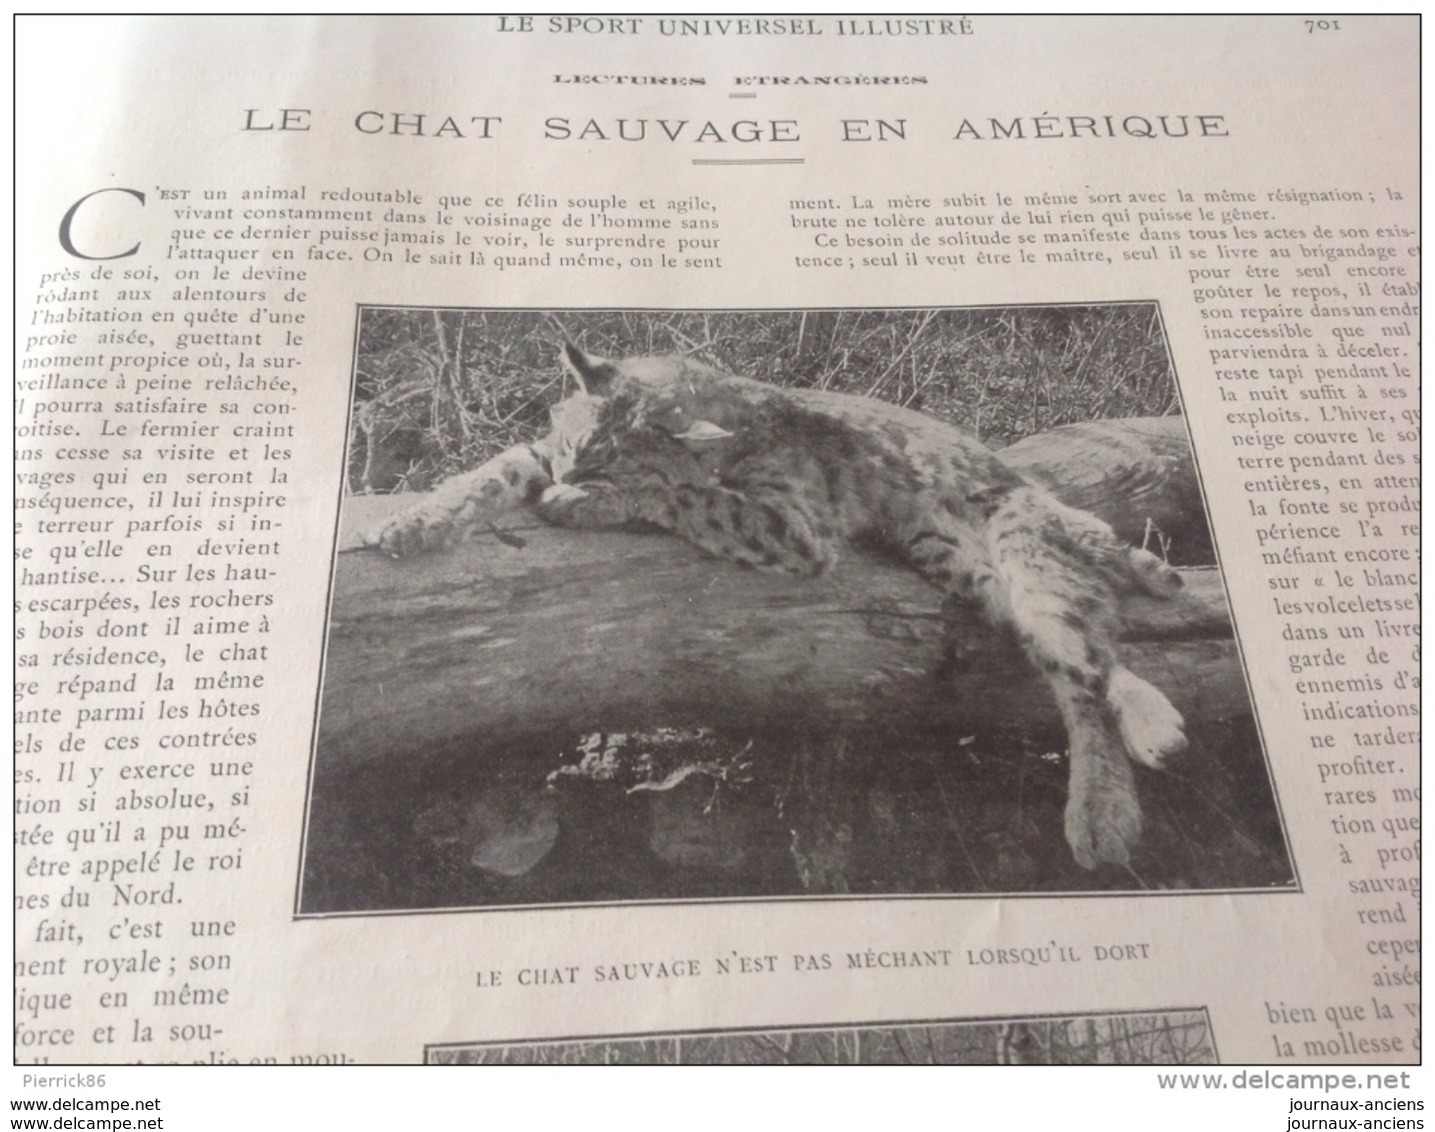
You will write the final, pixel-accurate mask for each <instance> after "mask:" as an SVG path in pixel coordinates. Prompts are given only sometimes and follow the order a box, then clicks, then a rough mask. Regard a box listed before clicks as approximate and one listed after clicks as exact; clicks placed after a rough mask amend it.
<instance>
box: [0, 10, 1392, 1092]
mask: <svg viewBox="0 0 1435 1132" xmlns="http://www.w3.org/2000/svg"><path fill="white" fill-rule="evenodd" d="M1417 28H1418V25H1417V24H1416V22H1415V21H1414V20H1413V19H1407V18H1396V17H1389V18H1378V17H1360V18H1352V17H1341V18H1340V19H1338V20H1337V19H1302V18H1297V17H1270V18H1249V19H1207V18H1160V19H1145V20H1129V19H1117V18H1106V19H1054V18H1052V19H1043V18H998V17H984V18H974V19H966V18H959V17H931V18H927V17H906V18H886V17H870V18H869V17H860V18H859V17H840V18H839V17H831V16H825V17H780V18H779V17H765V18H758V17H742V18H739V17H732V16H724V17H716V16H714V17H671V18H668V17H656V16H642V17H639V16H625V17H583V16H571V17H547V16H517V15H514V16H475V17H466V18H452V19H450V18H382V19H380V18H371V17H353V18H332V19H331V18H284V19H281V18H275V19H241V18H158V17H153V18H102V17H85V18H68V19H44V18H25V19H22V20H21V21H20V22H19V24H18V29H17V36H18V39H17V43H18V62H17V83H18V86H17V90H18V92H19V97H18V102H17V106H18V114H17V143H18V153H19V156H20V162H19V169H20V175H19V178H18V196H17V212H18V217H19V225H18V231H19V242H18V268H17V276H16V278H17V305H18V310H19V325H18V328H17V335H16V350H17V370H16V374H17V377H16V391H15V444H16V485H15V491H16V527H15V530H16V562H15V565H16V594H15V596H16V709H15V710H16V746H15V750H16V767H15V770H16V778H15V783H16V785H15V805H14V811H15V866H16V870H15V877H16V880H15V904H14V907H15V932H16V967H15V1041H16V1047H15V1058H16V1061H17V1063H21V1064H24V1065H33V1064H47V1063H48V1064H52V1065H61V1064H76V1063H81V1064H88V1063H137V1062H144V1063H153V1062H182V1063H193V1062H198V1063H206V1064H229V1063H234V1062H237V1063H241V1064H248V1063H264V1064H275V1063H277V1064H284V1065H293V1064H301V1065H305V1064H332V1063H341V1064H349V1063H368V1062H388V1063H419V1062H425V1061H428V1062H460V1063H466V1062H495V1061H499V1062H502V1061H510V1062H511V1061H591V1060H606V1061H614V1060H617V1061H639V1062H650V1061H664V1062H667V1061H687V1062H694V1061H698V1062H713V1061H719V1062H721V1061H861V1062H866V1061H887V1062H893V1061H895V1062H902V1061H942V1062H948V1061H951V1062H971V1063H981V1064H990V1063H992V1062H1003V1063H1021V1062H1044V1063H1052V1062H1059V1063H1108V1064H1110V1063H1120V1064H1153V1063H1155V1064H1164V1065H1170V1064H1218V1063H1228V1064H1252V1063H1256V1064H1267V1065H1274V1066H1286V1065H1313V1064H1365V1063H1370V1064H1375V1065H1387V1066H1390V1065H1408V1064H1411V1063H1414V1062H1418V1060H1419V1057H1420V1054H1419V1000H1420V996H1419V939H1420V932H1419V912H1420V865H1419V856H1420V834H1419V809H1420V807H1419V799H1420V793H1419V791H1420V782H1419V769H1418V760H1417V752H1418V741H1419V706H1418V686H1419V614H1418V605H1417V600H1418V598H1417V594H1418V534H1419V511H1418V499H1419V462H1418V459H1419V457H1418V435H1419V412H1420V410H1419V401H1418V346H1417V327H1418V320H1419V303H1420V298H1419V258H1418V255H1419V234H1418V227H1417V225H1418V209H1417V199H1418V197H1417V192H1418V182H1417V168H1416V113H1417V109H1416V92H1417V89H1418V87H1417V84H1418V78H1417V64H1416V50H1417V48H1416V34H1417ZM565 350H566V351H567V365H566V368H565V365H564V359H563V354H564V352H565ZM647 355H662V356H665V357H666V358H667V359H668V360H667V361H664V362H657V363H654V362H639V363H621V362H620V360H621V359H625V358H632V357H635V356H639V357H640V356H647ZM603 359H610V360H613V361H614V362H615V366H608V365H605V362H604V360H603ZM623 364H626V365H627V368H626V369H624V368H622V366H623ZM615 374H616V375H618V376H616V377H615V376H614V375H615ZM629 374H632V375H637V376H635V377H629V376H625V375H629ZM724 374H736V375H738V376H740V377H742V378H748V379H756V380H757V381H759V382H765V383H767V387H764V388H759V387H755V386H754V387H748V386H739V385H733V384H731V383H730V382H729V381H728V379H727V378H725V377H723V376H722V375H724ZM631 381H636V382H637V383H638V384H625V383H627V382H631ZM643 381H650V382H657V383H659V385H661V388H662V389H663V390H664V391H665V392H663V393H662V394H661V396H660V397H659V396H658V395H657V394H648V393H641V394H640V393H638V392H635V391H636V390H639V389H644V388H648V389H651V388H658V385H650V386H643V385H642V382H643ZM609 382H611V383H613V384H611V386H610V385H609V384H607V383H609ZM662 383H667V384H662ZM580 385H582V386H583V387H584V388H587V389H588V391H589V394H590V395H591V396H592V397H593V398H597V399H599V400H600V401H606V403H608V404H610V405H613V404H618V403H619V402H620V401H622V398H623V397H624V396H627V397H630V398H639V400H637V401H631V400H630V401H628V402H623V403H624V404H627V405H630V406H632V405H636V406H637V407H636V408H634V409H632V416H631V419H629V420H628V421H627V423H626V424H625V425H624V426H622V427H618V426H615V425H613V423H612V422H613V421H614V420H615V419H616V417H615V412H616V411H615V410H603V409H602V408H601V406H600V407H599V408H598V409H595V410H594V411H595V412H604V411H607V412H608V416H605V417H600V418H599V420H600V421H601V422H602V423H601V424H600V425H599V426H596V427H597V429H598V431H597V432H596V433H595V432H593V431H590V430H586V429H587V426H585V427H584V428H583V429H575V428H572V426H571V425H568V424H565V423H564V422H565V420H568V419H570V418H571V413H572V412H573V411H574V409H573V406H575V405H578V404H580V403H582V404H584V405H587V404H589V402H588V400H587V399H586V398H587V395H584V394H581V393H578V392H577V390H578V388H579V386H580ZM699 386H701V388H699ZM772 389H780V390H785V391H786V392H783V393H781V394H774V393H772V392H771V390H772ZM625 391H626V392H625ZM609 393H611V396H605V395H607V394H609ZM839 395H848V396H860V397H867V398H870V399H871V401H872V402H873V403H876V402H880V403H881V407H871V405H863V404H862V403H860V402H856V401H847V400H842V398H841V396H839ZM650 396H652V397H657V398H658V399H657V400H643V399H642V398H646V397H650ZM773 397H776V398H777V399H776V400H772V399H771V398H773ZM565 398H568V400H566V401H565ZM560 402H563V403H564V404H565V406H567V408H564V409H561V410H559V412H558V413H557V415H556V416H555V417H554V420H555V421H556V422H557V424H556V425H553V426H550V424H549V414H550V410H551V409H552V408H553V406H555V405H557V404H559V403H560ZM669 410H671V411H672V413H674V414H677V415H674V416H673V417H672V418H671V420H670V419H668V418H667V417H665V416H664V415H663V414H664V413H666V412H668V411H669ZM585 411H586V410H585ZM625 411H626V410H625ZM564 414H569V417H565V415H564ZM684 414H685V415H684ZM918 414H920V416H918ZM679 416H681V420H679ZM680 425H681V427H679V426H680ZM550 428H552V432H550ZM565 429H569V431H566V432H565ZM605 429H606V430H608V431H607V432H605V431H604V430H605ZM953 430H961V432H960V433H959V432H956V431H953ZM595 436H603V437H604V438H605V440H604V444H605V445H606V447H602V451H601V453H599V448H600V446H599V445H597V444H596V443H594V440H593V438H594V437H595ZM933 438H935V439H933ZM744 446H745V447H744ZM929 449H931V450H933V451H940V452H942V453H956V452H961V453H962V454H963V455H962V456H961V458H960V459H958V458H957V457H956V456H955V455H949V454H942V455H939V456H931V457H930V458H929V457H928V456H926V455H923V453H926V452H927V451H928V450H929ZM505 453H506V455H505ZM993 453H995V455H994V454H993ZM495 459H496V460H498V461H499V463H497V464H486V463H485V462H486V461H492V460H495ZM505 461H507V462H506V463H505ZM479 467H484V468H486V469H488V470H487V471H485V472H483V473H482V474H477V475H476V474H475V473H474V469H475V468H479ZM455 477H459V478H458V479H455ZM463 477H467V478H463ZM625 477H626V478H625ZM639 484H640V485H641V486H640V487H635V486H634V485H639ZM615 485H616V486H615ZM609 491H611V492H612V493H613V498H615V499H617V500H618V502H617V503H614V504H612V506H611V507H609V509H608V510H607V511H604V512H602V514H601V515H600V514H599V512H598V511H597V510H595V509H594V505H593V497H594V495H595V493H598V494H601V493H603V492H609ZM624 491H627V492H629V494H628V495H623V494H622V492H624ZM585 500H586V502H585ZM1058 500H1059V501H1060V502H1058ZM535 505H536V510H535ZM585 508H586V509H585ZM600 510H601V509H600ZM922 515H931V516H937V517H938V518H933V519H927V520H922V519H919V518H918V517H919V516H922ZM565 517H566V518H565ZM620 522H622V523H624V524H625V525H623V526H618V525H617V524H618V523H620ZM804 524H806V525H807V526H804ZM808 526H810V528H811V529H810V531H808ZM595 527H604V528H613V529H591V528H595ZM635 527H636V528H642V529H641V530H639V529H635ZM664 530H666V532H667V533H666V534H664V533H662V532H663V531H664ZM655 531H657V532H658V533H654V532H655ZM804 531H807V533H803V532H804ZM674 534H676V535H677V536H678V537H672V536H673V535H674ZM1132 547H1136V548H1140V549H1139V550H1137V551H1133V550H1132V549H1131V548H1132ZM1093 548H1095V549H1093ZM1108 548H1109V549H1108ZM1118 548H1119V549H1118ZM744 565H746V566H749V567H753V566H755V567H758V569H744V568H743V566H744ZM1168 581H1169V583H1170V584H1169V585H1167V582H1168ZM1178 583H1184V584H1182V585H1181V586H1180V592H1179V593H1176V592H1175V586H1176V585H1177V584H1178ZM1137 589H1142V590H1143V592H1142V593H1140V594H1136V593H1135V592H1134V591H1135V590H1137ZM1128 590H1130V591H1132V593H1129V594H1128V592H1127V591H1128ZM944 591H945V593H946V595H947V596H948V597H950V598H951V600H946V601H944ZM1145 591H1149V592H1145ZM1059 705H1060V706H1059Z"/></svg>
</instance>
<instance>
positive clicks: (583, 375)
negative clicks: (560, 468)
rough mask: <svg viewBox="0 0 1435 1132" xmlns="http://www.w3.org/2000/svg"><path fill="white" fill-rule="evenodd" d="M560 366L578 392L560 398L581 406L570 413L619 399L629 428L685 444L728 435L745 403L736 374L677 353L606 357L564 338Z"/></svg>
mask: <svg viewBox="0 0 1435 1132" xmlns="http://www.w3.org/2000/svg"><path fill="white" fill-rule="evenodd" d="M563 365H564V367H565V368H566V369H567V371H568V372H569V373H570V374H572V376H573V379H574V381H575V382H577V384H578V388H579V390H580V391H581V392H580V393H579V394H578V395H577V396H576V397H571V398H569V399H568V402H564V404H568V403H569V402H574V401H576V402H579V403H580V405H582V407H581V408H580V407H579V406H574V409H573V411H574V412H576V413H584V412H589V413H591V412H594V411H595V410H596V411H601V408H602V406H601V402H604V401H612V402H614V403H620V404H621V405H622V407H623V409H624V410H625V411H630V412H631V414H632V415H631V417H630V418H629V420H628V422H627V424H628V427H630V428H634V429H654V430H657V431H659V432H662V433H664V434H666V435H667V436H670V437H672V438H673V439H674V440H679V441H682V442H684V443H685V444H688V445H697V446H706V445H712V444H716V443H719V442H721V441H724V440H727V439H730V438H731V437H732V436H734V435H735V434H736V432H737V431H738V429H739V427H740V425H741V423H742V418H743V416H744V414H745V413H746V411H747V408H748V406H747V403H746V401H745V400H744V398H743V397H742V396H741V394H740V393H739V392H738V391H737V388H736V387H737V386H738V384H739V380H738V379H737V378H734V377H731V376H729V375H727V374H725V373H722V372H721V371H719V370H715V369H713V368H712V367H711V366H705V365H703V364H702V363H700V362H696V361H693V360H692V359H691V358H685V357H682V356H680V355H676V354H668V355H660V356H654V357H639V358H627V359H624V360H622V361H611V360H609V359H607V358H599V357H594V356H593V355H591V354H586V353H584V352H583V351H582V350H580V349H579V348H578V347H577V346H574V345H573V344H572V343H566V344H565V345H564V347H563ZM585 403H586V404H585ZM560 409H561V406H560ZM575 419H576V418H575ZM557 423H558V418H557V417H556V416H555V424H557Z"/></svg>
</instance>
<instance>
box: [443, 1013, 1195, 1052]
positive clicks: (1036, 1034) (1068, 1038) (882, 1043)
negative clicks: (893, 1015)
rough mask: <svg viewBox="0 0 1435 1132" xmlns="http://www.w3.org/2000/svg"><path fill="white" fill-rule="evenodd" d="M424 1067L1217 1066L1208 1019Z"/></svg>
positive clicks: (788, 1040)
mask: <svg viewBox="0 0 1435 1132" xmlns="http://www.w3.org/2000/svg"><path fill="white" fill-rule="evenodd" d="M424 1060H425V1062H426V1063H427V1064H429V1065H1214V1064H1216V1063H1217V1058H1216V1046H1215V1042H1214V1040H1213V1038H1212V1035H1211V1022H1210V1018H1209V1016H1208V1015H1207V1013H1206V1011H1204V1010H1161V1011H1150V1012H1145V1013H1109V1014H1107V1013H1103V1014H1088V1015H1072V1016H1046V1017H1038V1018H1002V1019H991V1018H986V1019H943V1020H940V1021H924V1022H904V1023H898V1024H892V1023H888V1024H885V1025H866V1026H861V1025H849V1026H806V1027H801V1028H792V1029H782V1030H712V1031H698V1032H691V1033H667V1034H645V1035H633V1036H630V1037H621V1038H586V1039H584V1038H570V1039H567V1040H565V1041H550V1042H544V1041H531V1042H518V1043H508V1044H504V1043H499V1042H475V1043H473V1044H468V1045H465V1044H462V1043H457V1044H444V1045H436V1046H430V1047H429V1048H428V1050H427V1051H426V1056H425V1058H424Z"/></svg>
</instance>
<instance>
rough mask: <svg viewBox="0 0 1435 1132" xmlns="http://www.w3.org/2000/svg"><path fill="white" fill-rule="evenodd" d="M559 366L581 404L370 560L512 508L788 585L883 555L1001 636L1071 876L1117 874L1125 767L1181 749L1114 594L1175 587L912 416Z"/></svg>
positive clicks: (1126, 793) (468, 529) (735, 382)
mask: <svg viewBox="0 0 1435 1132" xmlns="http://www.w3.org/2000/svg"><path fill="white" fill-rule="evenodd" d="M564 363H565V364H566V366H567V367H568V369H569V371H570V372H571V373H572V375H573V376H574V377H575V379H576V380H577V382H578V385H579V388H580V392H578V393H576V394H575V395H574V396H572V397H569V398H568V399H566V400H565V401H563V402H561V403H560V404H559V405H557V406H556V407H555V409H554V419H553V424H554V427H553V430H552V431H551V432H550V433H549V434H548V435H547V436H546V437H544V438H543V439H542V440H540V441H538V442H537V443H535V444H532V445H520V446H518V447H515V448H513V449H510V450H509V451H508V452H505V453H504V454H502V455H500V456H499V457H497V458H496V459H495V460H492V461H490V462H489V463H487V464H485V465H483V466H482V467H480V468H478V469H476V470H475V471H472V472H469V473H466V474H464V475H460V476H456V477H454V478H453V479H450V480H448V481H447V482H445V483H443V484H442V485H440V487H439V488H438V490H437V491H435V492H434V493H433V494H432V495H431V496H430V497H429V498H428V499H426V500H425V501H424V502H423V503H422V504H420V505H419V506H418V507H416V508H414V509H413V510H412V511H409V512H407V513H405V514H403V515H400V516H398V517H397V518H396V519H394V520H393V521H391V522H389V523H388V524H386V525H385V526H383V527H381V528H379V529H378V530H377V531H375V532H374V533H373V534H372V536H371V537H370V538H369V540H368V541H369V543H370V544H371V545H375V546H377V547H379V548H381V549H383V550H385V551H388V552H389V553H391V554H395V555H408V554H413V553H417V552H420V551H426V550H431V549H435V548H437V547H440V546H443V545H446V544H448V543H449V542H452V541H454V540H456V539H458V538H460V537H463V536H465V535H466V534H469V533H472V532H474V531H478V530H483V529H485V525H486V523H487V522H488V521H490V520H491V519H492V518H493V517H494V516H495V515H496V514H498V513H500V512H502V511H503V510H505V509H507V508H509V507H512V506H514V505H516V504H518V503H520V502H524V501H528V502H536V503H537V508H538V512H539V514H540V515H541V516H542V517H543V518H544V519H545V520H547V521H549V522H552V523H554V524H556V525H559V526H564V527H610V526H617V525H622V524H626V523H644V524H649V525H652V526H657V527H660V528H662V529H664V530H667V531H670V532H671V533H673V534H675V535H677V536H679V537H681V538H683V539H686V540H687V541H688V542H690V543H692V544H693V545H694V546H696V547H697V548H698V549H699V550H701V551H703V552H704V553H707V554H710V555H712V556H714V557H717V558H722V559H726V560H729V561H733V562H738V563H741V564H743V565H747V566H752V567H755V568H758V569H763V570H776V571H783V572H786V573H789V574H795V575H800V576H816V575H820V574H822V573H824V572H825V571H827V570H829V569H831V568H832V566H833V565H834V563H835V562H836V561H837V559H838V557H839V555H840V554H841V552H842V550H843V548H844V547H845V546H847V545H849V544H853V543H862V544H865V545H876V546H879V547H882V548H884V549H886V550H887V551H888V552H890V553H891V554H893V555H895V556H896V557H897V558H899V559H900V560H902V561H904V562H906V563H907V564H908V565H909V566H911V567H912V568H913V569H914V570H915V571H917V573H919V574H920V575H921V576H922V577H923V578H925V579H926V580H927V581H929V582H931V583H932V584H933V585H935V586H936V587H937V588H939V589H940V590H942V591H943V593H945V594H947V595H950V596H953V597H956V598H959V599H964V600H969V601H975V602H977V603H978V604H979V605H980V607H981V608H982V609H983V610H984V611H985V613H986V615H987V617H988V618H989V619H990V620H991V621H992V622H993V623H995V624H998V625H1003V626H1009V627H1010V628H1011V629H1012V630H1014V632H1015V634H1016V637H1017V639H1018V640H1019V641H1020V643H1021V646H1022V649H1023V650H1024V651H1025V653H1026V655H1027V657H1028V658H1029V659H1030V661H1031V663H1032V665H1033V666H1034V667H1035V669H1036V670H1037V671H1038V672H1039V673H1040V674H1041V676H1042V678H1043V679H1044V680H1045V682H1046V685H1047V686H1048V687H1049V688H1050V689H1051V692H1052V695H1053V696H1054V697H1055V699H1056V703H1057V706H1058V708H1059V710H1060V712H1061V716H1062V719H1063V722H1064V723H1065V725H1066V730H1067V737H1068V742H1069V749H1070V763H1071V771H1070V783H1069V787H1068V797H1067V807H1066V837H1067V841H1068V842H1069V843H1070V845H1071V849H1072V852H1073V854H1074V856H1075V857H1076V860H1077V861H1078V862H1079V863H1080V864H1082V865H1083V866H1085V867H1087V868H1092V867H1095V866H1096V865H1097V864H1099V863H1103V862H1106V863H1115V864H1124V863H1125V862H1126V861H1127V860H1128V858H1129V854H1130V850H1131V848H1132V846H1133V845H1134V844H1135V843H1136V841H1137V839H1138V837H1139V834H1140V828H1141V808H1140V803H1139V801H1138V799H1137V796H1136V788H1135V782H1134V780H1133V776H1132V773H1131V767H1130V763H1129V761H1128V758H1129V759H1134V760H1135V761H1137V762H1141V763H1143V764H1146V765H1148V766H1159V765H1160V764H1161V762H1162V761H1163V760H1164V759H1165V758H1167V757H1168V756H1170V755H1172V754H1174V753H1176V752H1178V751H1179V750H1181V749H1182V748H1183V747H1184V746H1185V736H1184V735H1183V733H1182V727H1183V723H1182V720H1181V716H1180V715H1179V714H1178V713H1177V711H1176V710H1175V708H1173V707H1172V706H1171V704H1170V703H1169V702H1168V701H1167V699H1166V697H1165V696H1164V695H1162V694H1161V692H1159V691H1158V690H1157V689H1156V688H1154V687H1152V686H1151V685H1150V684H1148V683H1147V682H1146V681H1144V680H1142V679H1140V678H1139V677H1138V676H1136V675H1135V674H1133V673H1132V672H1131V671H1130V670H1129V669H1127V668H1125V667H1123V666H1122V665H1121V664H1120V662H1119V660H1118V658H1117V653H1116V640H1117V634H1118V631H1119V627H1120V611H1121V599H1122V597H1123V595H1125V594H1127V593H1129V592H1131V591H1133V590H1135V589H1142V590H1146V591H1148V592H1151V593H1155V594H1158V595H1161V596H1169V595H1170V594H1172V593H1173V592H1174V591H1175V589H1176V587H1177V586H1179V584H1180V579H1179V578H1178V577H1177V575H1176V574H1175V573H1174V572H1173V571H1172V570H1170V569H1169V568H1168V567H1167V566H1166V565H1165V564H1164V563H1163V562H1161V561H1160V560H1159V559H1157V558H1155V557H1154V556H1153V555H1151V554H1149V553H1147V552H1146V551H1143V550H1138V549H1135V548H1133V547H1129V546H1126V545H1124V544H1122V543H1121V542H1119V541H1118V539H1117V538H1116V536H1115V535H1114V534H1113V533H1112V531H1111V528H1110V527H1108V526H1107V525H1106V524H1105V523H1103V522H1102V521H1101V520H1099V519H1097V518H1096V517H1095V516H1093V515H1090V514H1088V513H1086V512H1083V511H1077V510H1074V509H1073V508H1070V507H1067V506H1065V505H1064V504H1062V503H1060V502H1058V501H1057V500H1056V499H1055V498H1053V497H1052V496H1051V495H1050V494H1049V493H1048V492H1046V491H1045V490H1044V489H1042V488H1040V487H1038V486H1036V485H1034V484H1032V483H1031V482H1029V481H1028V480H1026V479H1024V478H1023V477H1022V476H1020V475H1019V474H1017V473H1016V472H1014V471H1012V470H1011V469H1010V468H1008V467H1006V466H1005V465H1004V464H1003V463H1002V462H1001V461H1000V460H999V459H998V458H997V456H996V455H995V454H994V453H993V452H991V451H990V450H989V449H987V448H986V447H984V446H983V445H982V444H980V443H979V442H977V441H976V440H975V439H974V438H972V437H970V436H968V435H967V434H965V433H963V432H962V431H960V430H958V429H955V428H953V427H951V426H949V425H945V424H942V423H940V422H937V421H934V420H932V419H930V418H928V417H924V416H922V415H921V414H918V413H913V412H910V411H907V410H903V409H898V408H895V407H893V406H890V405H885V404H880V403H878V402H874V401H870V400H867V399H865V398H860V397H850V396H846V395H842V394H835V393H827V392H819V391H812V390H783V389H777V388H775V387H773V386H769V385H764V384H762V383H760V382H756V381H749V380H746V379H744V378H739V377H733V376H731V375H729V374H725V373H722V372H720V371H718V370H715V369H713V368H711V367H709V366H706V365H702V364H701V363H699V362H696V361H694V360H692V359H690V358H684V357H676V356H670V357H644V358H631V359H627V360H625V361H620V362H613V361H607V360H604V359H601V358H595V357H590V356H588V355H586V354H584V353H583V352H582V351H580V350H578V349H577V348H576V347H573V346H568V347H567V348H566V349H565V351H564Z"/></svg>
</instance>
